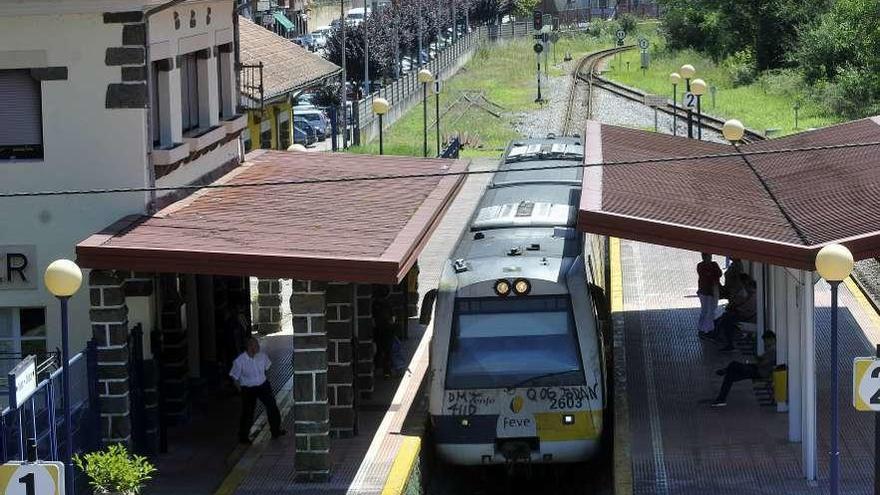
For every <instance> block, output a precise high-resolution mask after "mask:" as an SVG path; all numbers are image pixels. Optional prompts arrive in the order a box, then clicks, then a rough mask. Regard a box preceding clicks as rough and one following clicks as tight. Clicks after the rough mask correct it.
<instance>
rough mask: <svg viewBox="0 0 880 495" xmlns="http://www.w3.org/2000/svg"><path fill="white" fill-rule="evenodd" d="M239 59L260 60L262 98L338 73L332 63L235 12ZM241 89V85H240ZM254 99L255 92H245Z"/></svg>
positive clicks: (249, 61) (253, 61)
mask: <svg viewBox="0 0 880 495" xmlns="http://www.w3.org/2000/svg"><path fill="white" fill-rule="evenodd" d="M238 19H239V32H240V45H241V63H242V64H245V65H252V64H253V65H256V64H259V63H260V62H262V63H263V87H264V92H265V95H264V98H265V99H267V100H268V99H271V98H273V97H276V96H279V95H284V94H287V93H289V92H291V91H297V90H301V89H305V88H308V87H310V86H314V85H315V84H316V83H318V82H320V81H321V80H322V79H326V78H328V77H330V76H333V75H335V74H337V73H339V72H340V71H341V70H342V69H341V68H340V67H339V66H337V65H336V64H334V63H332V62H330V61H328V60H325V59H324V58H323V57H320V56H318V55H315V54H314V53H312V52H310V51H308V50H306V49H305V48H303V47H301V46H299V45H297V44H296V43H294V42H292V41H289V40H287V39H285V38H283V37H281V36H278V35H277V34H275V33H273V32H272V31H270V30H268V29H266V28H264V27H262V26H258V25H257V24H254V23H253V22H252V21H250V20H248V19H247V18H245V17H241V16H239V18H238ZM242 90H243V91H244V90H245V88H242ZM248 96H250V97H251V98H254V99H257V98H259V95H257V94H248Z"/></svg>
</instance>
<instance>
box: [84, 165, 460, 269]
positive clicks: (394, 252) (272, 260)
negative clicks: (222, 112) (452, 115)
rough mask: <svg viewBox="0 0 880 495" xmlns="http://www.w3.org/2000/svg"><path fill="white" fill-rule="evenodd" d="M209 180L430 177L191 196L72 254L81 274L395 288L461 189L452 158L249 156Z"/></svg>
mask: <svg viewBox="0 0 880 495" xmlns="http://www.w3.org/2000/svg"><path fill="white" fill-rule="evenodd" d="M247 158H248V159H247V161H246V162H245V163H244V164H242V165H241V166H240V167H238V168H236V169H234V170H233V171H232V172H230V173H229V174H227V175H226V176H224V177H222V178H220V179H219V180H218V181H216V182H215V183H214V184H226V185H242V184H253V183H259V182H266V181H292V180H303V179H323V178H344V177H370V176H388V175H394V174H399V175H413V174H438V175H436V176H433V177H418V178H400V179H391V180H381V181H342V182H331V183H317V184H316V183H312V184H298V185H273V186H261V187H236V188H213V189H211V188H209V189H201V190H199V191H198V192H196V193H194V194H192V195H191V196H189V197H187V198H184V199H182V200H180V201H178V202H176V203H174V204H172V205H170V206H168V207H167V208H165V209H163V210H161V211H159V212H158V213H156V214H154V215H151V216H144V215H135V216H129V217H126V218H123V219H121V220H120V221H118V222H116V223H115V224H113V225H111V226H110V227H108V228H107V229H105V230H103V231H102V232H98V233H96V234H94V235H92V236H91V237H89V238H88V239H86V240H84V241H83V242H81V243H80V244H78V245H77V247H76V254H77V261H78V262H79V264H80V265H81V266H83V267H85V268H100V269H127V270H134V271H141V272H160V273H161V272H166V273H192V274H205V275H231V276H265V277H278V278H294V279H300V280H322V281H340V282H358V283H384V284H391V283H399V282H400V281H401V280H403V278H404V277H405V276H406V274H407V272H408V271H409V270H410V268H411V267H412V266H413V264H414V263H415V262H416V260H417V258H418V255H419V253H420V252H421V250H422V248H423V247H424V245H425V243H426V242H427V240H428V237H429V236H430V234H431V232H432V231H433V230H434V228H435V227H436V226H437V224H438V223H439V222H440V219H441V217H442V215H443V213H444V212H445V210H446V208H447V207H448V206H449V204H450V203H451V202H452V200H453V199H454V197H455V195H456V193H457V191H458V189H459V188H460V187H461V184H462V183H463V180H464V176H463V175H461V174H460V172H462V171H464V170H466V168H467V163H466V162H464V161H460V160H445V159H423V158H410V157H393V156H375V155H354V154H342V153H307V152H292V151H262V150H261V151H256V152H254V153H251V154H249V155H248V157H247Z"/></svg>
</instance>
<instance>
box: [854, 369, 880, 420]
mask: <svg viewBox="0 0 880 495" xmlns="http://www.w3.org/2000/svg"><path fill="white" fill-rule="evenodd" d="M853 407H855V408H856V409H857V410H859V411H880V359H875V358H870V357H857V358H855V359H854V360H853Z"/></svg>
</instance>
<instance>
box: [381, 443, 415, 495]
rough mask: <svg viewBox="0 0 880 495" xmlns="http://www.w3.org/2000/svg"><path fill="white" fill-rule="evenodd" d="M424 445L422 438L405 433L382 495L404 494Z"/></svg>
mask: <svg viewBox="0 0 880 495" xmlns="http://www.w3.org/2000/svg"><path fill="white" fill-rule="evenodd" d="M421 446H422V439H421V438H419V437H413V436H408V435H404V436H403V442H402V443H401V444H400V449H398V451H397V457H395V458H394V463H393V464H391V471H390V472H389V473H388V478H386V479H385V486H383V487H382V495H403V493H404V492H405V491H406V482H407V481H408V480H409V475H410V474H411V473H412V470H413V468H414V467H415V465H416V462H418V460H419V450H420V449H421Z"/></svg>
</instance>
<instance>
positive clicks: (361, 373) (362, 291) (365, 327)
mask: <svg viewBox="0 0 880 495" xmlns="http://www.w3.org/2000/svg"><path fill="white" fill-rule="evenodd" d="M356 300H357V308H356V313H355V316H356V318H357V341H358V352H357V357H358V362H357V388H358V392H359V393H360V396H361V397H363V398H367V399H368V398H370V397H371V396H372V395H373V390H374V380H375V375H374V369H375V365H374V362H373V361H374V358H375V356H376V346H375V345H374V344H373V310H372V305H373V286H372V285H369V284H358V286H357V296H356Z"/></svg>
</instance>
